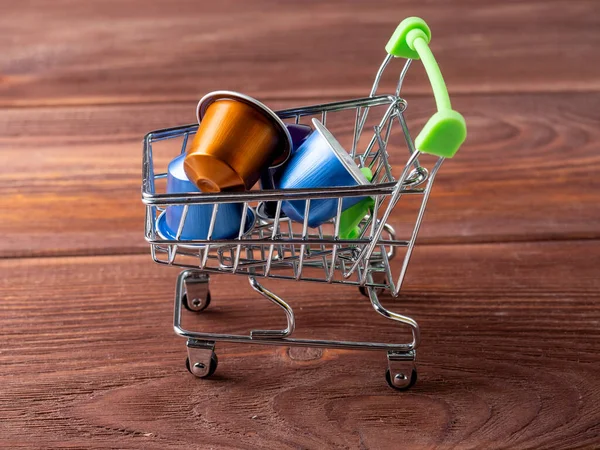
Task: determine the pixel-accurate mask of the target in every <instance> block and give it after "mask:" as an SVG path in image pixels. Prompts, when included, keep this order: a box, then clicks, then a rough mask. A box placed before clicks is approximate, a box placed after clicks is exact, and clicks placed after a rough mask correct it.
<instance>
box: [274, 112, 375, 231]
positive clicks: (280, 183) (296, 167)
mask: <svg viewBox="0 0 600 450" xmlns="http://www.w3.org/2000/svg"><path fill="white" fill-rule="evenodd" d="M312 122H313V125H314V127H315V131H314V132H313V133H312V134H311V135H310V136H309V137H308V138H307V139H306V141H304V143H303V144H302V145H301V146H300V148H299V149H298V150H297V151H296V152H294V154H293V155H292V156H291V157H290V159H289V160H288V162H287V163H286V164H285V166H283V167H282V168H281V169H280V170H279V171H278V172H277V174H276V176H275V177H274V180H273V181H274V183H275V187H276V188H277V189H300V188H305V189H306V188H324V187H340V186H363V185H368V184H370V182H369V180H368V179H367V177H366V176H365V174H364V173H363V172H361V170H360V169H359V167H358V166H357V164H356V163H355V162H354V160H353V159H352V158H351V157H350V155H349V154H348V153H347V152H346V151H345V150H344V149H343V148H342V146H341V145H340V144H339V142H338V141H337V140H336V139H335V138H334V137H333V135H332V134H331V133H330V132H329V130H327V128H325V126H324V125H323V124H322V123H321V122H319V121H318V120H317V119H313V121H312ZM365 198H366V197H364V196H363V197H346V198H345V199H344V200H343V202H342V210H346V209H348V208H350V207H351V206H353V205H355V204H356V203H358V202H360V201H361V200H363V199H365ZM305 204H306V203H305V201H304V200H291V201H284V202H283V203H282V205H281V208H282V210H283V212H285V214H286V215H287V216H288V217H289V218H291V219H292V220H294V221H296V222H304V208H305ZM336 214H337V198H331V199H316V200H311V202H310V213H309V217H308V226H309V227H311V228H314V227H318V226H319V225H322V224H323V223H325V222H327V221H328V220H330V219H332V218H333V217H335V216H336Z"/></svg>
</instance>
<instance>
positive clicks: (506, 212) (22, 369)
mask: <svg viewBox="0 0 600 450" xmlns="http://www.w3.org/2000/svg"><path fill="white" fill-rule="evenodd" d="M597 10H598V5H597V2H596V1H594V0H570V1H568V2H567V1H566V0H548V1H543V2H542V1H533V0H528V1H518V0H503V1H500V0H490V1H486V2H477V1H474V0H457V1H453V2H446V1H442V0H431V1H426V2H409V1H408V0H374V1H369V2H347V1H343V0H332V1H328V2H320V1H316V0H307V1H303V2H277V1H274V0H256V1H253V2H243V1H241V0H220V1H218V2H197V1H192V0H180V1H177V2H171V1H167V0H151V1H142V0H118V1H117V0H103V1H99V0H96V1H94V0H92V1H86V2H80V1H75V0H55V1H53V2H44V1H42V0H31V1H19V2H8V1H4V2H2V6H1V8H0V11H1V12H0V44H1V48H2V52H0V198H2V199H3V201H4V204H3V208H2V215H1V216H0V233H1V234H2V237H3V239H2V240H1V241H0V330H1V331H0V448H7V449H17V448H27V449H29V448H144V449H161V450H162V449H176V448H197V449H255V448H265V449H277V450H279V449H288V448H289V449H298V448H303V449H304V448H307V449H313V448H314V449H325V448H327V449H329V448H331V449H361V450H362V449H388V448H389V449H396V448H405V449H422V448H443V449H445V448H460V449H480V448H486V449H496V448H499V449H500V448H502V449H506V448H511V449H512V448H516V449H530V448H544V449H546V448H557V449H571V448H600V425H599V424H600V401H599V399H600V378H599V377H598V371H599V370H600V356H599V355H600V332H599V331H598V330H599V328H598V324H599V323H600V310H599V308H598V305H599V304H600V278H599V277H598V267H600V234H599V230H598V225H597V224H598V223H599V222H600V208H599V207H598V205H600V199H599V195H600V182H599V181H598V177H597V176H596V172H597V170H596V168H597V167H598V166H599V162H600V161H599V159H600V145H599V144H598V142H600V114H599V113H598V104H599V103H600V92H599V91H600V82H599V80H600V63H599V60H598V58H597V48H598V47H599V46H600V33H598V32H597V30H598V29H599V28H600V15H599V14H598V13H597ZM411 15H417V16H422V17H423V18H425V19H426V20H427V22H428V23H429V24H430V26H431V28H432V31H433V40H432V49H433V51H434V53H435V55H436V57H437V58H438V61H439V63H440V66H441V68H442V71H443V73H444V75H445V78H446V80H447V82H448V86H449V90H450V93H451V95H452V99H453V100H452V101H453V106H454V107H455V108H456V109H457V110H459V111H461V112H462V113H463V114H464V115H465V117H466V119H467V123H468V127H469V137H468V140H467V142H466V144H465V146H464V147H463V149H461V151H460V153H459V154H458V155H457V157H456V158H455V159H453V160H451V161H447V162H446V163H444V166H443V167H442V170H441V171H440V174H439V176H438V179H437V180H436V185H435V186H434V190H433V194H432V198H431V201H430V205H429V208H428V212H427V214H426V216H425V220H424V225H423V228H422V231H421V233H420V239H419V243H418V245H417V247H416V250H415V255H414V257H413V260H412V262H411V265H410V267H409V271H408V276H407V280H406V284H405V290H404V291H403V295H402V296H401V297H400V298H399V299H392V298H390V297H387V296H384V297H383V298H382V301H383V303H384V304H385V305H386V306H388V307H390V308H393V309H394V310H397V311H399V312H403V313H406V314H408V315H410V316H413V317H414V318H415V319H417V320H418V322H419V324H420V325H421V328H422V336H423V343H422V346H421V347H420V348H419V351H418V354H419V357H418V365H419V382H418V383H417V385H416V386H415V387H414V388H413V389H412V390H411V391H409V392H406V393H398V392H395V391H392V390H391V389H390V388H389V387H388V386H387V384H386V383H385V380H384V371H385V367H386V361H385V355H384V354H383V353H382V352H370V353H369V352H352V351H339V350H328V349H327V350H320V349H296V348H285V347H274V346H259V345H257V346H248V345H246V346H242V345H221V344H219V345H218V346H217V351H218V354H219V361H220V363H219V368H218V370H217V373H216V376H215V377H214V378H212V379H210V380H197V379H195V378H194V377H192V376H191V375H190V374H189V373H187V371H186V370H185V368H184V359H185V346H184V341H183V340H182V339H180V338H178V337H176V336H175V335H174V334H173V332H172V308H173V306H172V303H173V291H174V282H175V278H176V275H177V273H178V271H177V270H175V269H168V268H164V267H159V266H157V265H154V264H153V263H152V262H151V259H150V257H149V255H148V253H149V252H148V247H147V245H146V244H145V242H144V240H143V234H142V227H143V213H144V209H143V205H142V204H141V201H140V176H141V174H140V172H141V170H140V169H141V167H140V166H141V142H140V141H141V138H142V136H143V135H144V134H145V133H146V132H148V131H150V130H152V129H157V128H163V127H170V126H175V125H182V124H186V123H192V122H194V120H195V116H194V111H195V104H196V102H197V100H198V98H200V97H201V96H202V95H203V94H205V93H206V92H208V91H211V90H215V89H232V90H239V91H242V92H244V93H247V94H249V95H252V96H255V97H257V98H259V99H261V100H263V101H265V102H266V103H267V104H269V105H270V106H272V107H273V108H276V109H278V108H283V107H292V106H299V105H302V104H310V103H316V102H318V103H320V102H325V101H329V100H335V99H345V98H352V97H360V96H364V95H366V94H367V93H368V90H369V87H370V84H371V82H372V79H373V76H374V73H375V71H376V69H377V67H378V66H379V63H380V61H381V59H382V57H383V55H384V50H383V47H384V45H385V43H386V42H387V39H388V38H389V36H390V35H391V33H392V31H393V30H394V28H395V27H396V25H397V23H398V22H399V21H400V20H401V19H402V18H404V17H407V16H411ZM390 73H393V76H392V75H391V74H390V75H389V76H386V77H385V78H384V79H383V81H382V87H383V89H384V90H385V91H390V90H391V89H393V87H394V84H395V81H396V77H397V75H396V74H397V73H398V67H396V70H392V71H391V72H390ZM403 92H404V95H406V98H407V99H408V102H409V106H408V110H407V118H408V122H409V125H410V127H411V130H412V131H413V135H415V134H416V131H417V130H418V129H420V127H421V126H422V125H423V124H424V123H425V120H426V119H427V118H428V117H429V115H430V114H431V113H432V111H433V103H432V100H431V93H430V88H429V87H428V85H427V80H426V77H425V74H424V72H423V69H422V68H421V67H420V64H418V63H417V64H414V65H413V67H412V68H411V70H410V72H409V75H408V77H407V80H406V83H405V85H404V88H403ZM328 120H329V121H332V120H334V118H333V115H330V116H329V117H328ZM352 123H353V118H351V120H348V121H347V122H345V123H344V124H342V125H340V127H339V128H338V129H335V130H334V131H335V133H336V136H337V137H338V138H339V139H340V141H342V143H344V141H345V140H347V139H348V138H349V136H350V133H351V126H352ZM329 125H330V122H328V126H329ZM398 137H399V136H398V135H393V136H392V138H393V139H395V138H398ZM157 151H158V150H157ZM176 152H177V149H176V148H175V147H174V146H171V147H168V146H167V147H166V148H163V149H162V150H161V151H160V152H159V153H160V154H158V155H156V162H157V164H158V165H159V166H162V167H166V164H167V162H168V161H169V160H170V159H171V158H172V157H173V156H174V154H175V153H176ZM391 162H392V164H393V165H394V166H395V167H396V169H398V168H399V167H401V166H402V165H403V163H404V156H400V155H399V154H397V153H393V154H392V160H391ZM413 220H414V218H413V217H409V215H408V213H407V210H405V209H404V206H403V205H402V207H399V208H396V210H395V212H394V215H393V217H392V219H391V223H392V224H393V225H394V226H395V227H396V228H397V229H399V230H402V229H404V228H406V226H405V225H406V224H408V223H412V221H413ZM139 253H143V255H142V254H139ZM399 263H400V261H394V263H393V264H394V266H395V267H394V270H395V272H397V271H398V269H399V267H398V264H399ZM265 284H266V285H267V287H270V288H272V289H273V290H274V291H275V292H276V293H278V294H279V295H281V296H282V297H283V298H285V299H286V300H288V301H289V302H290V303H291V305H292V306H293V307H294V308H295V310H296V313H297V332H296V335H297V336H298V337H307V338H344V339H363V340H381V341H390V342H391V341H403V342H404V341H405V340H407V339H408V336H407V333H406V330H403V329H401V328H399V327H396V326H394V325H393V324H391V323H389V321H386V320H385V319H383V318H382V317H380V316H379V315H377V314H376V313H375V312H374V311H373V310H372V307H371V306H370V304H369V303H368V301H367V300H366V299H365V298H364V297H362V296H360V294H359V293H358V291H357V290H356V289H354V288H342V287H333V286H326V285H325V286H323V285H317V284H309V283H308V284H307V283H304V284H298V283H289V282H274V281H272V280H269V281H268V282H266V283H265ZM211 287H212V288H211V289H212V294H213V295H212V298H213V303H212V304H211V307H210V308H209V309H208V310H207V311H206V312H205V313H203V314H201V315H194V314H191V313H188V314H187V315H186V316H185V326H187V327H189V328H193V329H201V330H207V331H223V332H225V331H226V332H231V333H248V331H249V330H251V329H257V328H264V327H277V326H283V317H280V316H278V315H277V312H276V311H275V310H274V309H273V306H272V305H269V304H267V302H264V301H262V300H261V299H260V298H259V297H257V296H256V295H255V294H254V293H253V292H252V291H251V289H250V287H249V286H248V285H247V282H246V280H244V278H232V277H225V276H223V277H213V279H211Z"/></svg>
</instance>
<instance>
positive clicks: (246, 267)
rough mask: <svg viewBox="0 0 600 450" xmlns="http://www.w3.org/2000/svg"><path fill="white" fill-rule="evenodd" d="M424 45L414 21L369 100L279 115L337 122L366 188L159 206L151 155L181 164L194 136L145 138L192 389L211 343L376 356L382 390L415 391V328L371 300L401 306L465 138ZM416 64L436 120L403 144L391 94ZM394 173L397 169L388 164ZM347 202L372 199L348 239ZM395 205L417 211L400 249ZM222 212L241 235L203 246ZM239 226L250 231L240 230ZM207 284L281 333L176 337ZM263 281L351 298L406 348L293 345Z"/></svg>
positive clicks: (185, 132) (404, 28)
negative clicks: (382, 369)
mask: <svg viewBox="0 0 600 450" xmlns="http://www.w3.org/2000/svg"><path fill="white" fill-rule="evenodd" d="M429 40H430V32H429V28H428V27H427V25H426V24H425V22H423V21H422V20H421V19H417V18H411V19H406V20H405V21H403V22H402V23H401V24H400V25H399V26H398V28H397V29H396V31H395V33H394V35H393V36H392V38H391V39H390V41H389V42H388V44H387V46H386V51H387V53H388V55H387V56H386V57H385V59H384V60H383V63H382V64H381V67H380V68H379V70H378V72H377V75H376V77H375V81H374V83H373V86H372V89H371V92H370V94H369V96H368V97H365V98H359V99H354V100H347V101H338V102H333V103H327V104H321V105H314V106H306V107H301V108H293V109H286V110H283V111H278V112H277V115H278V116H279V117H280V118H281V119H282V120H284V121H288V122H291V123H302V122H306V121H308V120H310V119H311V118H315V117H316V118H319V119H320V120H321V122H322V123H323V124H327V126H328V127H329V124H330V123H332V122H333V121H334V118H336V117H339V118H344V117H345V118H346V119H345V120H342V121H341V122H342V123H344V124H345V129H346V132H347V135H348V139H347V142H346V143H345V144H344V146H345V149H346V150H347V151H348V153H349V154H350V156H351V157H352V158H353V159H354V161H356V163H357V164H358V165H359V166H360V167H369V168H370V169H371V171H372V173H373V179H372V184H370V185H365V186H359V187H333V188H311V189H290V190H263V191H260V190H252V191H246V192H219V193H201V192H198V193H186V194H166V193H163V191H162V190H161V189H160V186H161V183H163V184H164V182H163V181H161V180H163V179H164V178H166V176H167V174H166V173H158V172H157V171H156V170H155V167H154V161H155V158H153V151H156V147H157V146H158V145H164V144H169V145H170V146H172V145H173V144H176V145H177V148H178V149H180V151H181V152H185V151H186V148H187V146H188V142H189V141H190V137H191V136H193V135H194V134H195V132H196V130H197V129H198V125H197V124H196V125H188V126H181V127H176V128H169V129H164V130H158V131H153V132H151V133H149V134H148V135H147V136H146V137H145V139H144V143H143V184H142V199H143V202H144V204H145V205H146V221H145V238H146V240H147V241H148V243H149V244H150V248H151V254H152V258H153V259H154V261H155V262H157V263H160V264H165V265H171V266H177V267H182V268H184V269H185V270H183V271H182V272H181V273H180V275H179V277H178V280H177V286H176V294H175V308H174V328H175V332H176V333H177V334H178V335H180V336H182V337H185V338H186V339H187V350H188V359H187V367H188V370H189V371H190V372H191V373H192V374H194V375H195V376H197V377H200V378H203V377H207V376H210V375H212V374H213V372H214V371H215V369H216V366H217V361H218V360H217V357H216V354H215V351H214V350H215V343H216V342H238V343H249V344H272V345H273V344H274V345H285V346H308V347H328V348H338V349H362V350H380V351H385V352H387V358H388V370H387V373H386V379H387V382H388V384H389V385H390V386H391V387H393V388H396V389H406V388H408V387H410V386H412V385H413V384H414V383H415V381H416V376H417V374H416V368H415V349H416V348H417V346H418V345H419V326H418V324H417V322H416V321H415V320H413V319H412V318H410V317H407V316H405V315H402V314H399V313H397V312H393V311H391V310H389V309H387V308H385V307H384V306H382V304H381V302H380V299H379V298H380V296H381V295H382V294H383V293H385V292H387V293H389V294H391V295H392V296H394V297H397V296H398V295H399V293H400V290H401V288H402V283H403V280H404V278H405V275H406V271H407V267H408V263H409V260H410V257H411V254H412V251H413V247H414V245H415V240H416V238H417V233H418V231H419V226H420V224H421V221H422V219H423V214H424V212H425V207H426V205H427V200H428V198H429V194H430V192H431V188H432V185H433V181H434V179H435V176H436V173H437V172H438V170H439V168H440V166H441V165H442V162H443V161H444V159H445V158H446V157H451V156H453V155H454V154H455V152H456V151H457V150H458V148H459V147H460V145H461V144H462V142H463V141H464V139H465V137H466V127H465V123H464V119H463V118H462V116H461V115H460V114H458V113H457V112H455V111H453V110H452V109H451V106H450V99H449V97H448V92H447V90H446V87H445V85H444V80H443V78H442V75H441V73H440V71H439V68H438V66H437V63H436V61H435V59H434V57H433V55H432V53H431V51H430V49H429V46H428V43H429ZM395 57H403V58H406V59H407V61H406V63H405V64H404V66H403V68H402V69H401V71H400V77H399V81H398V83H397V87H396V90H395V92H393V93H391V94H385V95H378V94H377V90H378V86H379V84H380V81H381V79H382V77H383V76H384V72H386V68H387V67H388V65H389V63H390V62H391V61H392V60H393V59H394V58H395ZM414 59H420V60H421V61H422V62H423V65H424V67H425V69H426V72H427V75H428V77H429V79H430V82H431V85H432V88H433V93H434V97H435V101H436V105H437V110H438V111H437V112H436V113H435V114H434V115H433V116H432V117H431V118H430V119H429V121H428V122H427V124H426V125H425V127H424V128H423V130H422V131H421V133H420V134H419V136H418V138H417V139H416V140H415V141H414V143H413V140H412V139H411V137H410V134H409V130H408V126H407V123H406V121H405V119H404V111H405V109H406V107H407V102H406V101H405V100H404V99H403V98H402V97H401V96H400V90H401V87H402V83H403V80H404V78H405V75H406V73H407V71H408V69H409V67H410V64H411V61H412V60H414ZM337 122H340V120H337ZM332 126H333V125H332ZM330 129H331V128H330ZM350 130H353V131H352V132H351V131H350ZM334 134H336V132H335V131H334ZM342 134H343V132H339V133H337V134H336V137H338V138H341V136H342ZM394 147H396V148H394ZM393 148H394V150H393V151H392V149H393ZM402 155H406V157H404V158H403V157H402ZM394 161H400V162H398V163H394V164H392V162H394ZM394 167H396V168H397V169H399V170H394ZM357 196H360V197H365V196H370V197H372V198H373V199H374V206H372V208H371V210H370V212H369V214H367V215H365V216H364V218H362V220H361V221H360V223H359V224H358V228H357V233H354V234H353V235H352V236H350V237H348V236H341V233H340V221H341V216H342V201H343V200H344V199H345V198H347V197H357ZM405 197H407V198H413V199H414V198H415V197H416V198H418V200H419V201H418V202H416V203H418V206H417V207H416V209H415V212H416V220H415V221H414V226H411V227H410V229H409V230H408V232H407V237H406V238H405V239H398V238H397V236H396V232H395V231H394V229H393V228H392V226H390V224H388V220H389V219H390V217H392V212H393V210H394V208H395V207H396V206H397V205H399V201H400V200H401V199H403V198H405ZM324 198H334V199H336V200H337V215H336V216H335V217H334V218H333V219H332V220H330V221H329V222H327V223H325V224H323V225H321V226H319V227H318V228H309V227H308V224H307V218H308V217H309V212H310V208H311V201H314V200H315V199H324ZM290 200H296V201H303V202H304V204H305V214H304V217H305V220H304V223H295V222H292V221H291V220H290V219H289V218H287V217H286V216H285V215H284V214H283V213H282V209H281V205H282V202H283V201H290ZM226 203H243V205H244V208H243V211H244V213H243V217H242V220H241V223H240V227H239V233H238V235H237V237H235V238H231V239H213V238H212V234H213V229H214V224H215V221H216V216H217V211H218V208H219V205H223V204H226ZM204 204H211V205H213V206H212V208H213V212H212V219H211V224H210V227H209V231H208V236H207V237H206V239H195V240H185V239H181V237H180V236H181V230H182V228H183V225H184V223H183V222H184V221H185V220H186V214H187V209H188V208H189V207H190V206H192V205H204ZM266 204H270V205H271V206H274V208H273V211H274V213H273V214H271V215H269V214H266V213H265V209H266V208H265V205H266ZM176 205H177V206H183V214H182V217H181V223H180V226H179V232H178V233H177V235H176V236H174V237H173V238H172V239H167V238H165V237H161V236H160V234H159V232H158V230H157V225H156V224H157V219H158V217H159V216H160V215H161V214H162V213H163V212H164V211H165V209H166V208H168V207H169V206H176ZM250 216H251V217H250ZM249 221H251V222H252V226H251V227H248V222H249ZM399 253H403V259H402V261H401V262H400V260H398V263H397V264H396V263H395V262H394V264H392V260H393V259H394V257H395V256H397V255H398V254H399ZM213 273H214V274H216V273H218V274H230V275H242V276H246V277H248V280H249V281H250V285H251V286H252V288H253V289H254V290H255V291H256V292H258V293H259V294H261V295H262V296H263V297H265V298H266V299H268V300H270V301H271V302H273V303H274V304H276V305H278V306H279V307H280V308H281V309H282V310H283V312H284V313H285V316H286V318H287V327H286V328H285V329H283V330H252V331H250V332H249V333H248V334H243V335H236V334H217V333H203V332H198V331H190V330H187V329H184V328H183V327H182V313H183V310H184V309H187V310H189V311H196V312H200V311H202V310H204V309H205V308H206V307H207V306H208V305H209V303H210V300H211V297H210V292H209V275H210V274H213ZM261 278H271V279H281V280H294V281H310V282H317V283H336V284H344V285H352V286H356V287H358V288H359V289H360V291H361V293H363V295H365V296H366V297H368V299H369V301H370V303H371V304H372V306H373V308H374V309H375V311H377V312H378V313H379V314H381V315H382V316H384V317H385V318H387V319H390V320H392V321H394V322H398V323H399V324H402V325H403V326H407V327H408V329H409V330H410V332H411V334H412V339H410V340H409V341H408V342H404V343H382V342H351V341H341V340H312V339H298V338H293V337H292V334H293V333H294V327H295V315H294V311H293V310H292V308H291V307H290V306H289V305H288V304H287V303H286V302H285V301H284V300H283V299H281V298H280V297H278V296H277V295H276V294H274V293H273V292H271V291H269V290H268V289H266V288H265V287H264V286H262V285H261V284H260V283H259V281H258V280H259V279H261Z"/></svg>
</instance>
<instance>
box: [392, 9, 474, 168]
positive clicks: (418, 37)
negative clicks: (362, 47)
mask: <svg viewBox="0 0 600 450" xmlns="http://www.w3.org/2000/svg"><path fill="white" fill-rule="evenodd" d="M430 40H431V30H430V29H429V27H428V26H427V24H426V23H425V21H424V20H423V19H420V18H418V17H409V18H407V19H404V20H403V21H402V22H400V25H398V27H397V28H396V31H394V34H393V35H392V37H391V38H390V40H389V41H388V43H387V45H386V46H385V50H386V51H387V52H388V53H389V54H390V55H393V56H395V57H402V58H408V59H420V60H421V61H422V62H423V66H424V67H425V71H426V72H427V76H428V77H429V82H430V83H431V88H432V90H433V96H434V97H435V103H436V106H437V110H438V111H437V112H436V113H435V114H434V115H433V116H431V117H430V118H429V120H428V121H427V123H426V124H425V126H424V127H423V129H422V130H421V132H420V133H419V135H418V136H417V138H416V139H415V146H416V147H417V149H418V150H419V151H421V152H423V153H430V154H432V155H437V156H443V157H445V158H451V157H453V156H454V155H455V154H456V152H457V151H458V149H459V148H460V146H461V145H462V143H463V142H464V141H465V139H466V138H467V125H466V123H465V119H464V117H463V116H462V115H461V114H460V113H459V112H457V111H454V110H453V109H452V105H451V104H450V96H449V95H448V89H447V88H446V83H445V82H444V77H443V76H442V72H441V71H440V68H439V66H438V64H437V62H436V60H435V57H434V56H433V53H431V49H430V48H429V41H430Z"/></svg>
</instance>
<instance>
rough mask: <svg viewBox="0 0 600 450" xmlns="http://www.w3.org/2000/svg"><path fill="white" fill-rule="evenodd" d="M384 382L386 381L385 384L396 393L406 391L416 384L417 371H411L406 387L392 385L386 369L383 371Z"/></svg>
mask: <svg viewBox="0 0 600 450" xmlns="http://www.w3.org/2000/svg"><path fill="white" fill-rule="evenodd" d="M385 381H387V384H388V385H389V386H390V387H391V388H392V389H395V390H397V391H406V390H408V389H410V388H411V387H413V386H414V385H415V383H416V382H417V370H416V369H413V370H412V374H411V376H410V381H409V383H408V384H407V385H406V386H402V387H398V386H396V385H394V383H392V377H391V374H390V369H387V370H386V371H385Z"/></svg>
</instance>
